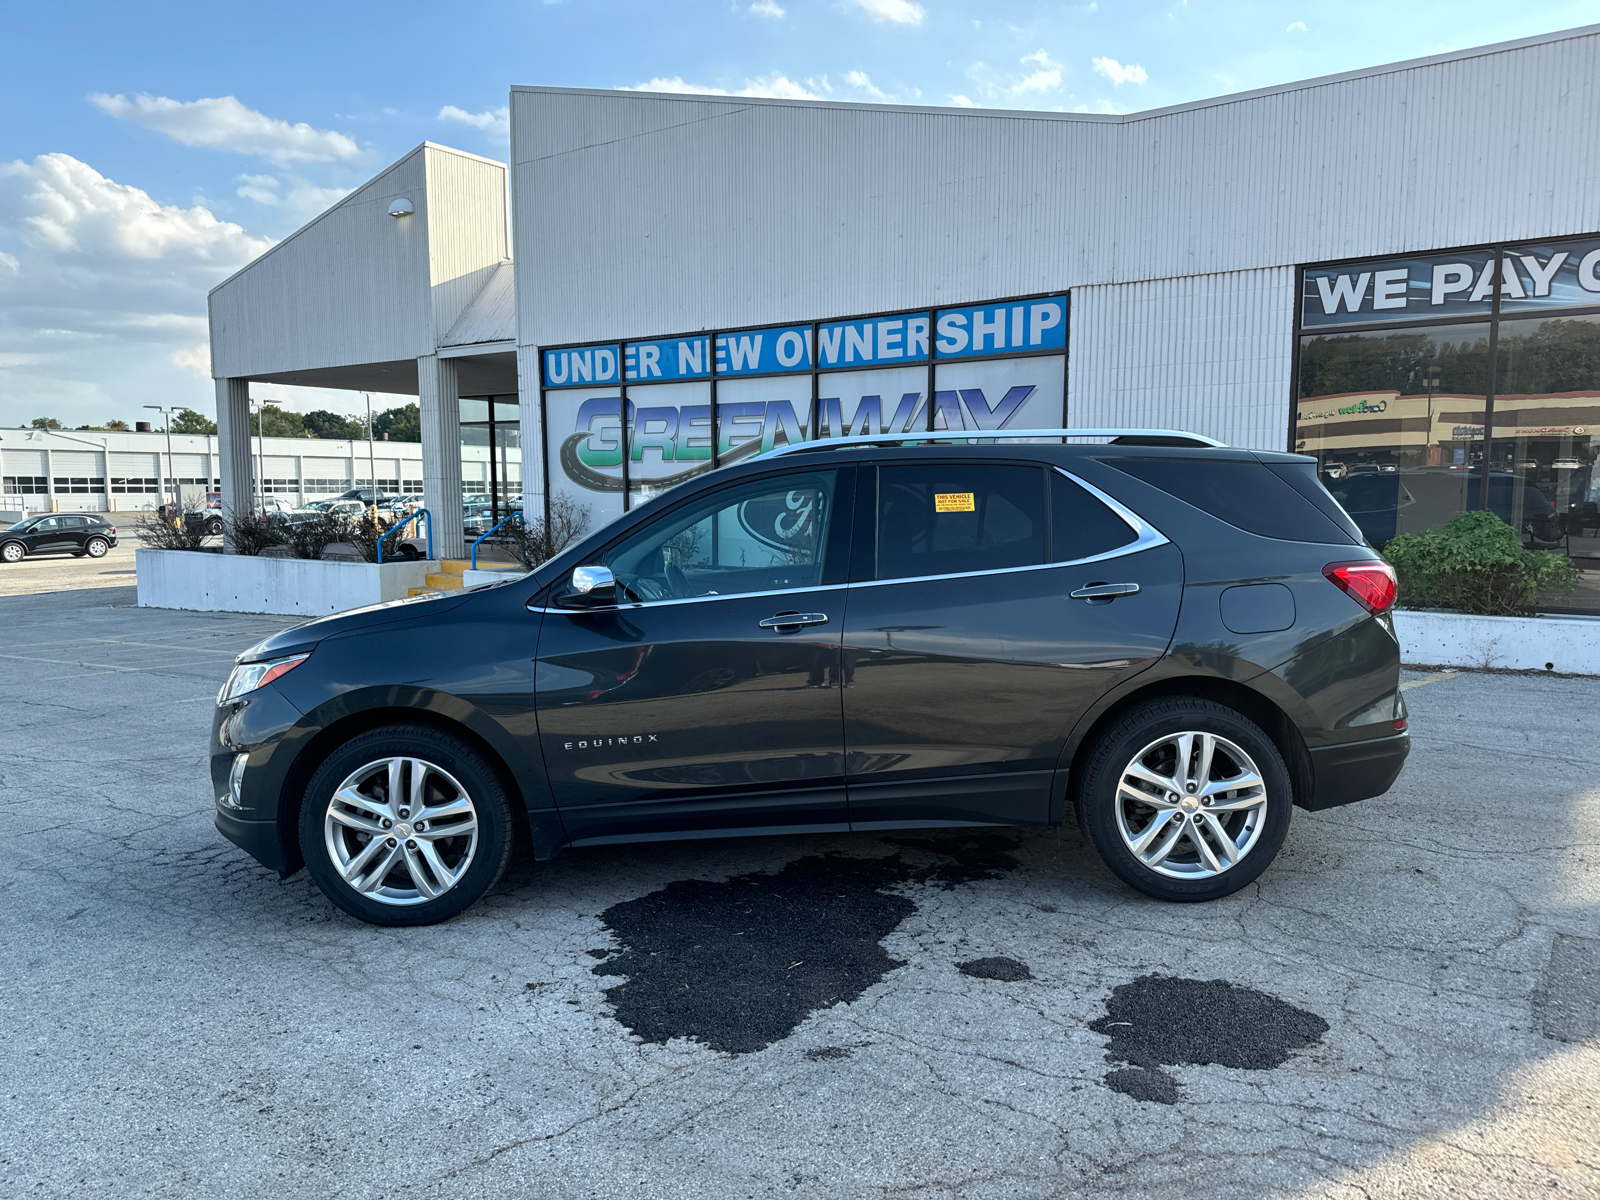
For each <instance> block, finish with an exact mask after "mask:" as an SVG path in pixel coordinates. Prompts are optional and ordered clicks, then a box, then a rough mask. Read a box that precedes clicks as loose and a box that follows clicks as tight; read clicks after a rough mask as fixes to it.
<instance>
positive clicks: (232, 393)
mask: <svg viewBox="0 0 1600 1200" xmlns="http://www.w3.org/2000/svg"><path fill="white" fill-rule="evenodd" d="M216 383H217V458H218V459H219V460H220V461H219V462H218V463H217V464H216V465H217V468H218V473H219V474H220V475H221V477H222V511H223V514H224V516H225V518H226V517H229V516H232V515H233V514H234V513H248V512H253V511H254V510H255V495H256V475H255V455H254V452H253V449H252V447H251V440H252V439H251V437H250V381H249V380H248V379H219V380H217V381H216Z"/></svg>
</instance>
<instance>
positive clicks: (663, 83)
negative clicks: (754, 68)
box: [617, 72, 822, 100]
mask: <svg viewBox="0 0 1600 1200" xmlns="http://www.w3.org/2000/svg"><path fill="white" fill-rule="evenodd" d="M617 90H618V91H623V92H672V93H676V94H681V95H686V96H765V97H768V98H770V99H775V100H820V99H822V97H820V96H818V95H817V94H816V93H815V92H812V91H811V90H809V89H808V88H806V87H805V86H804V85H803V84H799V83H796V82H795V81H794V80H792V79H790V78H789V77H788V76H787V75H779V74H777V73H776V72H774V73H773V74H771V75H766V76H763V77H762V78H760V79H747V80H745V81H744V87H742V88H740V89H739V90H738V91H737V92H730V91H728V89H727V88H719V87H707V86H705V85H703V84H698V83H690V82H688V81H687V80H685V79H684V78H683V76H681V75H658V76H656V77H655V78H654V79H650V80H647V81H645V82H644V83H638V84H634V85H633V86H632V87H622V88H618V89H617Z"/></svg>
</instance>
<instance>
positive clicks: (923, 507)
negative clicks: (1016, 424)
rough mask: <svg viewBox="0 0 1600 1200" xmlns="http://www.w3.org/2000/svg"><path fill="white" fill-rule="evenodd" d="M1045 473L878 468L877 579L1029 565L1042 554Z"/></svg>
mask: <svg viewBox="0 0 1600 1200" xmlns="http://www.w3.org/2000/svg"><path fill="white" fill-rule="evenodd" d="M1044 543H1045V494H1044V471H1043V470H1042V469H1041V468H1039V467H1025V466H1007V465H1004V464H996V465H990V464H987V463H958V462H952V463H914V464H913V463H908V464H906V465H905V466H892V467H881V468H880V469H879V472H878V578H879V579H907V578H912V577H915V576H919V575H956V574H960V573H962V572H965V571H995V570H1004V569H1006V568H1008V567H1031V566H1037V565H1039V564H1041V563H1043V562H1044V560H1045V557H1044V554H1045V544H1044Z"/></svg>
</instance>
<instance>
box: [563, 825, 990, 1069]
mask: <svg viewBox="0 0 1600 1200" xmlns="http://www.w3.org/2000/svg"><path fill="white" fill-rule="evenodd" d="M897 844H898V845H901V846H903V847H905V848H906V849H909V850H916V851H922V852H924V853H925V854H929V855H932V856H934V857H935V859H936V861H934V862H932V863H930V864H926V865H922V866H916V865H913V864H911V863H908V862H906V861H905V859H904V856H903V854H895V855H892V856H890V857H888V858H848V857H844V856H841V855H827V856H823V857H810V858H802V859H800V860H798V861H797V862H792V863H790V864H789V865H788V866H786V867H784V868H783V869H782V870H781V871H779V872H778V873H777V874H775V875H774V874H761V873H756V874H751V875H741V876H738V877H736V878H733V879H729V880H725V881H721V882H715V881H708V880H699V879H690V880H679V881H677V882H674V883H669V884H668V885H667V886H666V887H664V888H662V889H660V890H659V891H655V892H651V893H650V894H649V895H647V896H640V897H639V898H638V899H636V900H628V901H624V902H623V903H621V904H615V905H612V906H611V907H610V908H608V909H606V910H605V912H603V913H601V914H600V916H601V919H602V920H603V921H604V922H605V924H606V927H607V928H608V929H610V930H611V932H612V933H613V934H614V935H615V936H616V938H617V941H618V942H619V943H620V945H621V949H620V950H619V951H618V952H617V953H616V955H615V956H614V957H612V958H611V959H609V960H608V961H606V962H603V963H600V964H599V965H597V966H595V967H594V968H593V971H594V973H595V974H596V975H625V976H627V981H626V982H624V983H620V984H617V985H616V986H614V987H609V988H607V989H605V992H606V998H607V999H608V1000H609V1001H610V1002H611V1004H612V1006H613V1008H614V1010H615V1016H616V1019H617V1020H618V1021H619V1022H621V1023H622V1025H623V1026H625V1027H626V1028H627V1029H628V1030H629V1031H630V1032H632V1033H634V1034H635V1035H637V1036H638V1037H639V1038H641V1039H642V1040H644V1041H646V1042H661V1043H664V1042H666V1041H668V1040H669V1039H671V1038H676V1037H682V1038H692V1039H694V1040H696V1041H700V1042H704V1043H705V1044H706V1045H708V1046H710V1047H712V1048H713V1049H716V1050H722V1051H725V1052H727V1053H730V1054H744V1053H748V1052H750V1051H752V1050H761V1049H764V1048H765V1047H767V1046H770V1045H771V1044H772V1043H773V1042H776V1041H779V1040H781V1039H782V1038H785V1037H787V1036H788V1035H789V1034H790V1033H792V1032H793V1031H794V1030H795V1028H796V1027H797V1026H798V1025H799V1024H800V1022H801V1021H803V1020H805V1019H806V1017H807V1016H809V1015H810V1014H811V1013H813V1012H816V1011H817V1010H818V1009H822V1008H827V1007H830V1006H831V1005H835V1004H847V1003H849V1002H850V1001H852V1000H854V999H856V998H857V997H858V996H860V995H861V994H862V993H863V992H865V991H866V990H867V989H868V988H869V987H871V986H872V985H873V984H875V983H877V982H878V981H879V980H880V979H882V978H883V977H884V976H885V975H887V974H888V973H889V972H890V971H892V970H894V969H895V968H896V967H899V966H903V965H904V963H902V962H901V961H900V960H898V959H895V958H891V957H890V956H889V954H888V952H887V951H885V950H884V948H883V946H882V945H881V944H880V943H881V942H882V940H883V939H884V938H885V937H887V936H888V935H889V934H891V933H893V932H894V930H895V928H896V927H897V926H898V925H899V924H900V922H901V921H903V920H905V919H906V918H907V917H909V916H910V915H911V914H912V913H914V912H915V911H916V905H915V904H914V903H912V901H911V900H910V899H909V898H907V897H906V896H904V895H901V894H898V893H897V892H894V891H891V890H890V889H892V888H897V887H902V886H904V885H907V884H923V885H927V884H936V885H940V886H943V887H947V888H948V887H954V886H956V885H957V884H958V883H970V882H972V881H974V880H979V879H988V878H993V877H994V876H995V874H996V873H997V871H999V870H1002V869H1008V868H1010V867H1014V866H1016V865H1017V861H1016V859H1015V858H1014V857H1012V856H1011V855H1010V854H1008V853H1006V850H1007V849H1010V850H1015V848H1016V841H1015V840H1014V839H1011V838H1006V837H1001V836H999V835H994V834H985V835H979V836H977V837H973V836H971V835H964V836H955V837H936V838H925V839H918V840H916V841H901V842H898V843H897Z"/></svg>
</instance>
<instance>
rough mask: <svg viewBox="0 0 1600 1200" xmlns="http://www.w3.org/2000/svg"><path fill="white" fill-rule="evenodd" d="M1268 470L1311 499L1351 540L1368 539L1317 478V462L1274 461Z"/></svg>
mask: <svg viewBox="0 0 1600 1200" xmlns="http://www.w3.org/2000/svg"><path fill="white" fill-rule="evenodd" d="M1267 470H1269V471H1271V472H1272V473H1273V474H1274V475H1276V476H1277V477H1278V478H1279V479H1281V480H1283V481H1284V482H1285V483H1287V484H1288V485H1289V486H1290V487H1292V488H1293V489H1294V490H1295V491H1297V492H1299V493H1300V494H1301V495H1302V496H1304V497H1305V498H1306V499H1307V500H1309V501H1311V503H1312V504H1313V505H1314V506H1315V507H1316V510H1317V511H1318V512H1320V513H1321V514H1322V515H1323V516H1325V517H1327V518H1328V520H1330V521H1332V522H1333V523H1334V524H1335V525H1337V526H1338V527H1339V529H1340V530H1342V531H1343V532H1344V535H1345V536H1346V537H1348V538H1349V539H1350V540H1351V541H1353V542H1360V541H1365V540H1366V539H1365V538H1363V537H1362V536H1361V529H1360V527H1359V526H1357V525H1356V523H1355V522H1354V521H1352V520H1351V519H1350V514H1349V513H1347V512H1345V510H1344V509H1342V508H1340V507H1339V502H1338V501H1337V500H1335V499H1334V498H1333V497H1332V496H1331V495H1329V494H1328V489H1327V488H1325V487H1323V486H1322V480H1320V479H1318V478H1317V464H1316V463H1272V464H1271V465H1270V466H1268V467H1267Z"/></svg>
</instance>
